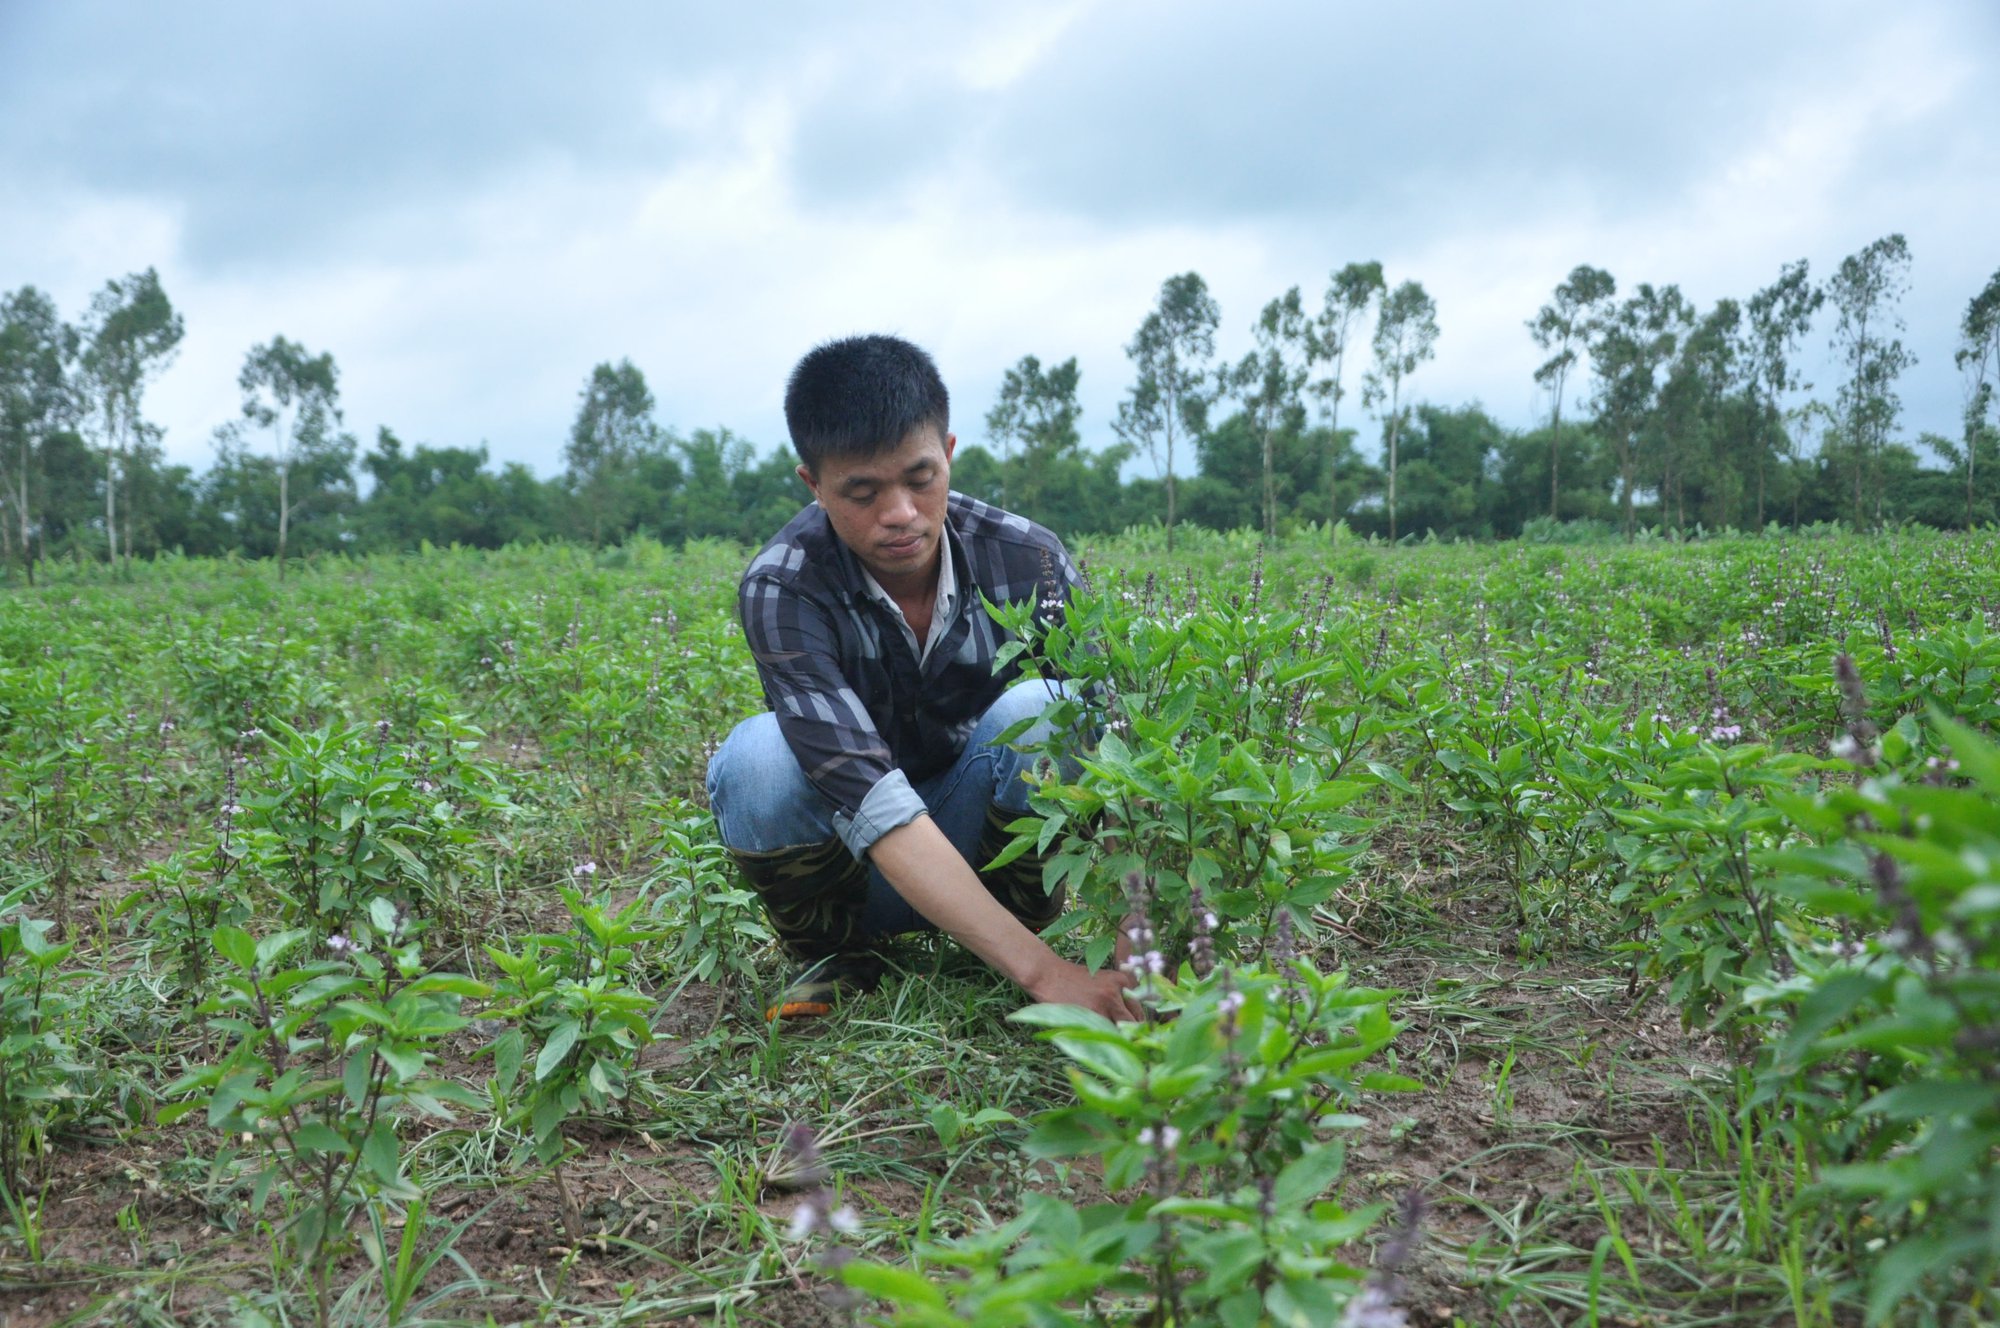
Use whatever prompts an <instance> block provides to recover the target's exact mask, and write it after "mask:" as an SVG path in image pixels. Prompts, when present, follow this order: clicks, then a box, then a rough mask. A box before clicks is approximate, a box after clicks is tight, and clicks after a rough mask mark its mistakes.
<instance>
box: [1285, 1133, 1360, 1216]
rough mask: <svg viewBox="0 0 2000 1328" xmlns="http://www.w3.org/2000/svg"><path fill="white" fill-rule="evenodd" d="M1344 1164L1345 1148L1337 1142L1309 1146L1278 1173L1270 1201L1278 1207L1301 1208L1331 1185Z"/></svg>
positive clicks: (1345, 1157)
mask: <svg viewBox="0 0 2000 1328" xmlns="http://www.w3.org/2000/svg"><path fill="white" fill-rule="evenodd" d="M1346 1166H1347V1150H1346V1149H1344V1148H1342V1147H1341V1146H1340V1145H1338V1144H1321V1145H1320V1146H1318V1147H1317V1148H1313V1149H1310V1150H1308V1151H1307V1152H1305V1153H1304V1154H1302V1155H1301V1156H1300V1157H1298V1158H1297V1159H1296V1160H1295V1161H1293V1162H1292V1163H1291V1164H1290V1165H1289V1166H1287V1167H1286V1168H1285V1169H1284V1170H1283V1171H1281V1172H1279V1173H1278V1180H1277V1183H1276V1184H1275V1185H1273V1186H1272V1187H1271V1201H1272V1203H1274V1204H1275V1205H1276V1206H1277V1207H1278V1208H1279V1209H1280V1210H1281V1211H1282V1210H1288V1209H1299V1208H1303V1207H1305V1206H1306V1205H1307V1204H1309V1203H1311V1202H1312V1201H1313V1200H1315V1199H1317V1198H1319V1197H1320V1196H1321V1195H1322V1194H1324V1193H1326V1192H1327V1190H1329V1189H1331V1188H1332V1187H1333V1183H1334V1182H1335V1181H1337V1180H1339V1179H1340V1173H1341V1172H1342V1171H1343V1170H1345V1169H1346Z"/></svg>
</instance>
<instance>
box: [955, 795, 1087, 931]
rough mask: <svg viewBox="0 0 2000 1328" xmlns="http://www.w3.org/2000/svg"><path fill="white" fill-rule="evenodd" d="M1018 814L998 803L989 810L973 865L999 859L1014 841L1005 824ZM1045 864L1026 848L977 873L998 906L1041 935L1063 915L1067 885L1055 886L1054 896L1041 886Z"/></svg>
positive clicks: (1037, 855) (1036, 854)
mask: <svg viewBox="0 0 2000 1328" xmlns="http://www.w3.org/2000/svg"><path fill="white" fill-rule="evenodd" d="M1020 815H1021V813H1019V812H1015V811H1009V810H1008V809H1007V808H1005V807H1002V806H1000V805H999V804H997V803H996V804H994V805H993V806H991V807H988V808H987V809H986V826H985V828H984V829H982V830H981V831H980V832H979V851H978V853H976V854H975V855H974V856H973V859H972V860H973V862H975V863H986V862H991V861H993V859H995V858H997V857H999V856H1000V851H1001V850H1002V849H1004V848H1006V847H1007V845H1009V844H1011V843H1012V842H1013V841H1014V834H1013V832H1012V831H1010V830H1009V829H1008V828H1007V826H1008V823H1009V822H1011V821H1013V820H1014V819H1016V818H1017V817H1019V816H1020ZM1046 861H1047V859H1046V858H1045V857H1044V856H1043V855H1042V854H1040V853H1037V852H1035V851H1034V850H1033V849H1029V850H1028V851H1027V852H1026V853H1023V854H1022V855H1021V856H1020V857H1018V858H1015V859H1014V860H1013V861H1012V862H1010V863H1007V864H1006V865H1005V866H1002V867H995V868H992V869H991V870H987V871H982V872H980V873H979V879H980V880H981V881H982V882H984V883H985V886H986V893H988V894H990V895H992V896H993V897H994V898H995V899H997V900H999V901H1000V907H1002V908H1004V909H1006V910H1007V911H1008V912H1009V913H1012V914H1013V915H1014V916H1015V917H1017V918H1019V919H1020V920H1021V925H1022V926H1024V927H1026V928H1027V929H1028V930H1029V931H1032V932H1040V931H1041V930H1042V929H1043V928H1044V927H1047V926H1048V925H1049V924H1050V923H1052V922H1054V921H1055V920H1056V919H1057V918H1059V917H1061V916H1062V911H1063V902H1064V900H1065V898H1066V897H1067V895H1068V887H1067V886H1064V885H1058V886H1057V887H1056V888H1055V892H1054V893H1053V894H1051V893H1050V892H1049V890H1048V889H1047V888H1046V887H1045V886H1043V884H1042V866H1043V864H1044V863H1045V862H1046Z"/></svg>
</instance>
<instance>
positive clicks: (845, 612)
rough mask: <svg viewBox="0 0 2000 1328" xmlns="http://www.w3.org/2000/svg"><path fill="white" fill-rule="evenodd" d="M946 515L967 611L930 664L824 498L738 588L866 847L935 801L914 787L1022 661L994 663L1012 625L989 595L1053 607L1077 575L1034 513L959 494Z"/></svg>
mask: <svg viewBox="0 0 2000 1328" xmlns="http://www.w3.org/2000/svg"><path fill="white" fill-rule="evenodd" d="M945 525H946V527H947V528H948V530H949V535H948V537H947V539H946V540H945V549H946V554H945V556H947V557H949V558H951V559H952V560H953V571H954V572H955V573H956V575H957V580H958V587H959V594H958V596H957V601H958V602H957V609H956V612H955V614H954V615H953V617H952V619H951V622H950V624H949V625H948V626H946V627H944V628H943V629H942V633H941V635H939V636H938V637H937V638H936V645H935V646H934V647H933V648H932V649H931V651H930V653H929V655H928V657H926V658H925V659H924V660H923V661H922V662H921V663H919V662H918V657H917V652H916V651H915V650H913V649H912V648H911V646H910V641H909V637H908V635H907V628H906V626H905V625H904V624H903V623H902V621H901V619H900V618H898V617H897V616H895V615H892V614H891V613H890V611H889V610H888V609H887V608H885V607H884V606H883V605H882V604H881V603H879V602H878V601H877V600H875V599H874V598H873V597H872V596H871V595H870V594H869V593H868V588H867V581H866V579H865V575H864V569H863V568H862V565H861V561H860V560H859V559H858V558H856V557H855V556H854V554H853V552H852V551H851V550H850V549H849V548H848V547H847V546H846V545H845V544H843V543H841V542H840V537H839V536H838V535H836V534H835V533H834V531H833V527H832V526H831V525H830V524H829V523H828V522H827V519H826V513H825V512H824V511H823V510H822V509H821V508H820V506H819V505H818V504H817V503H814V504H812V505H810V506H808V507H806V508H805V509H804V510H803V511H801V512H800V513H799V514H798V515H797V516H795V517H793V518H792V519H791V520H790V521H789V522H787V523H786V525H785V528H784V529H783V530H781V531H779V532H778V533H777V535H776V536H774V537H773V538H772V540H771V542H770V543H768V544H766V545H765V546H764V547H763V548H762V549H760V550H758V552H757V556H756V557H755V558H753V559H751V560H750V566H749V569H748V570H747V571H745V572H744V573H743V583H742V585H741V587H740V588H739V590H738V592H737V605H738V610H739V612H740V613H741V614H742V617H743V631H744V635H745V636H747V637H748V638H749V642H750V653H751V655H752V657H753V658H754V659H755V660H756V661H757V675H758V677H759V678H760V679H762V681H763V684H764V699H765V700H766V701H767V702H769V704H770V707H771V710H772V711H773V713H775V714H776V715H777V717H778V728H779V731H780V732H782V733H783V734H784V735H785V741H786V742H787V743H789V744H790V745H791V749H792V754H793V755H794V756H796V757H798V761H799V767H800V769H802V770H803V771H804V772H805V776H806V779H807V780H808V781H809V782H810V783H811V784H812V786H813V787H814V788H816V789H818V790H819V792H820V794H821V795H822V796H823V797H825V798H826V800H827V802H828V803H829V804H831V805H832V807H833V809H834V810H833V826H834V830H835V832H836V833H837V834H839V836H840V838H841V840H842V842H844V843H845V844H846V845H847V847H848V849H849V850H850V851H851V852H853V854H854V856H855V857H857V858H860V857H863V856H864V855H866V853H867V852H868V849H869V847H870V846H872V845H873V844H874V843H875V841H876V840H878V839H880V838H881V837H882V836H883V835H885V834H887V833H888V832H889V831H891V830H893V829H895V828H896V827H897V826H900V825H904V824H907V823H908V822H910V821H913V820H915V819H916V818H917V817H919V816H921V815H923V814H924V813H925V812H926V811H927V810H928V809H927V808H926V807H925V806H924V802H923V799H922V798H920V797H918V796H917V792H916V790H915V789H914V788H913V787H912V785H913V784H914V783H916V782H918V781H921V780H924V779H928V778H930V777H931V776H933V775H937V774H942V773H943V772H944V771H946V770H948V769H950V768H951V765H952V763H953V762H954V761H956V760H957V759H958V756H959V753H960V752H962V751H964V750H965V743H966V739H967V738H968V737H970V736H971V733H972V730H973V727H974V725H976V724H977V723H978V722H979V717H980V716H981V715H982V714H984V713H985V712H986V710H987V708H988V707H989V706H991V705H992V704H993V702H994V701H995V700H996V699H997V698H998V697H999V695H1000V693H1001V692H1003V691H1005V690H1006V688H1007V686H1008V685H1009V684H1010V683H1011V682H1013V681H1014V678H1015V676H1016V675H1017V674H1018V673H1019V669H1018V667H1017V666H1013V665H1009V666H1008V667H1007V668H1006V669H1004V670H1002V671H1001V672H999V673H997V674H996V673H995V672H994V671H993V658H994V655H995V653H996V652H997V651H998V650H999V648H1000V646H1001V644H1002V643H1003V642H1004V641H1006V640H1007V639H1008V638H1009V635H1010V634H1009V633H1007V632H1005V631H1003V630H1002V629H1001V627H1000V625H999V624H998V623H996V622H994V621H993V619H992V617H991V615H989V614H988V613H987V612H986V610H985V608H984V606H983V605H982V604H981V603H980V601H979V597H980V596H982V595H983V596H985V597H986V598H987V599H989V600H991V601H993V602H994V603H996V604H1005V603H1018V602H1020V601H1022V600H1027V599H1032V600H1034V601H1035V602H1036V604H1037V609H1036V614H1037V616H1038V617H1040V616H1043V615H1045V614H1048V613H1050V612H1051V611H1052V610H1053V609H1054V608H1055V607H1056V606H1059V605H1060V603H1061V599H1062V597H1063V596H1064V595H1066V594H1067V593H1068V590H1069V587H1071V586H1073V585H1075V584H1076V583H1077V573H1076V568H1075V566H1074V565H1073V564H1072V563H1071V562H1070V559H1069V554H1068V553H1067V552H1066V551H1064V549H1063V546H1062V541H1060V540H1058V539H1057V538H1056V537H1055V536H1054V535H1053V534H1051V533H1050V532H1049V531H1047V530H1045V529H1043V528H1042V527H1040V526H1038V525H1036V524H1034V523H1033V522H1032V521H1029V520H1027V519H1026V518H1025V517H1019V516H1015V515H1014V514H1013V513H1011V512H1004V511H1002V510H1001V509H999V508H997V507H994V506H992V505H990V504H987V503H982V502H980V501H979V500H977V499H975V498H968V497H966V496H965V495H964V494H962V493H953V494H952V495H951V496H950V499H949V500H948V503H947V507H946V511H945Z"/></svg>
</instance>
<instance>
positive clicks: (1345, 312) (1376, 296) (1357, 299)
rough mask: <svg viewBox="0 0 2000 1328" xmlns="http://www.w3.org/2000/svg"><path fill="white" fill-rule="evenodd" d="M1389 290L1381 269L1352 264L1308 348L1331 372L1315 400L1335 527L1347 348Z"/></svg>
mask: <svg viewBox="0 0 2000 1328" xmlns="http://www.w3.org/2000/svg"><path fill="white" fill-rule="evenodd" d="M1387 290H1388V283H1387V282H1385V281H1384V280H1383V279H1382V265H1381V264H1380V263H1377V262H1372V261H1371V262H1367V263H1349V264H1348V265H1347V266H1345V267H1343V268H1341V269H1340V270H1339V271H1338V272H1335V273H1334V274H1333V276H1332V277H1331V278H1330V279H1329V280H1328V282H1327V286H1326V302H1325V304H1324V305H1323V306H1322V307H1321V309H1320V313H1319V317H1318V318H1316V319H1314V320H1313V325H1312V327H1311V328H1310V329H1309V331H1310V334H1311V339H1310V341H1309V342H1308V347H1309V351H1310V354H1311V358H1312V360H1313V362H1314V363H1316V364H1325V365H1328V366H1330V371H1329V372H1328V374H1327V375H1326V377H1324V378H1320V379H1318V380H1316V381H1314V382H1313V384H1312V387H1311V390H1312V393H1313V395H1314V396H1316V397H1318V398H1319V399H1320V401H1321V402H1322V403H1323V404H1324V406H1325V408H1326V427H1327V457H1326V485H1327V488H1326V501H1327V523H1328V525H1329V526H1331V525H1332V524H1333V523H1335V522H1337V521H1339V520H1340V487H1339V486H1340V480H1339V474H1338V464H1339V461H1340V452H1341V447H1340V399H1341V398H1342V397H1344V396H1346V395H1347V388H1346V386H1345V385H1344V377H1345V372H1346V367H1347V348H1348V346H1349V345H1351V344H1352V343H1353V340H1354V333H1355V331H1356V329H1357V326H1358V324H1359V323H1360V321H1361V319H1362V318H1363V317H1364V316H1365V315H1366V314H1367V312H1368V306H1370V305H1371V304H1374V303H1375V302H1376V301H1378V300H1380V299H1381V298H1382V296H1383V294H1384V292H1386V291H1387Z"/></svg>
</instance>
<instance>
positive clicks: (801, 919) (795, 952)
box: [729, 839, 869, 961]
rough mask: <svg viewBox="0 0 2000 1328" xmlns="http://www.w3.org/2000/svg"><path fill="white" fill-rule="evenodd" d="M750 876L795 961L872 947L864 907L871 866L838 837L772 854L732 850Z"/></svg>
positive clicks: (748, 879) (765, 910) (766, 911)
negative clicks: (864, 924) (865, 932)
mask: <svg viewBox="0 0 2000 1328" xmlns="http://www.w3.org/2000/svg"><path fill="white" fill-rule="evenodd" d="M729 856H730V857H732V858H734V859H736V865H737V866H738V867H739V868H741V869H742V871H743V876H744V879H745V880H747V881H748V882H749V883H750V888H751V889H752V890H754V891H755V892H756V894H757V898H758V899H760V900H762V901H763V904H764V912H765V914H766V915H767V916H768V917H769V918H770V919H771V930H772V931H774V932H776V933H777V934H778V941H779V943H780V944H782V945H783V946H784V947H785V950H786V951H787V952H788V953H789V954H791V956H792V957H793V958H795V959H804V960H808V961H811V960H815V959H825V958H828V957H830V956H833V955H839V954H844V953H851V952H857V951H862V950H866V949H868V948H869V947H868V943H867V940H866V938H865V937H863V935H862V934H861V910H862V908H863V907H864V906H865V905H866V904H867V902H868V864H867V863H865V862H860V861H857V860H856V859H855V857H854V855H853V854H852V853H849V852H848V851H847V845H845V844H843V843H841V842H840V841H839V840H838V839H829V840H827V841H826V842H825V843H824V844H811V845H808V846H806V847H804V848H783V849H778V850H776V851H775V852H771V853H746V852H743V851H741V850H739V849H731V850H730V851H729Z"/></svg>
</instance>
